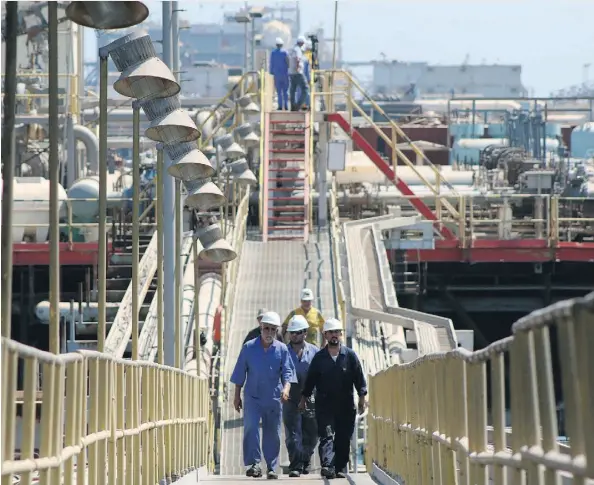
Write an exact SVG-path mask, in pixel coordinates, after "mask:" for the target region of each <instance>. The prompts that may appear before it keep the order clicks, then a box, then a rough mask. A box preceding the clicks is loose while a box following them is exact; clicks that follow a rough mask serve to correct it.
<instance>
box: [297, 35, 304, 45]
mask: <svg viewBox="0 0 594 485" xmlns="http://www.w3.org/2000/svg"><path fill="white" fill-rule="evenodd" d="M297 43H298V44H305V37H303V36H302V35H300V36H299V37H297Z"/></svg>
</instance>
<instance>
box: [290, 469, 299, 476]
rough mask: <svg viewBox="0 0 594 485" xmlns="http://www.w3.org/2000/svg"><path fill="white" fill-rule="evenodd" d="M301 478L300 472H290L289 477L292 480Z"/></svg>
mask: <svg viewBox="0 0 594 485" xmlns="http://www.w3.org/2000/svg"><path fill="white" fill-rule="evenodd" d="M300 476H301V472H300V471H299V470H290V471H289V477H290V478H299V477H300Z"/></svg>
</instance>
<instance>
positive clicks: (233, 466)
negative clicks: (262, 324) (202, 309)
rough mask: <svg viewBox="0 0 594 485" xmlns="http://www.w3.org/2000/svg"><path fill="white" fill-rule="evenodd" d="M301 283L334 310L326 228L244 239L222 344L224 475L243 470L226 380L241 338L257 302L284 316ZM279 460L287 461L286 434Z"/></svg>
mask: <svg viewBox="0 0 594 485" xmlns="http://www.w3.org/2000/svg"><path fill="white" fill-rule="evenodd" d="M304 287H307V288H311V289H312V290H313V292H314V295H315V297H316V300H315V302H314V305H315V306H316V307H318V308H319V309H320V310H321V311H322V313H323V315H324V316H327V315H334V300H333V291H332V268H331V264H330V245H329V243H328V236H327V235H326V234H320V235H319V236H318V235H315V234H312V235H311V236H310V242H309V243H308V244H304V243H303V242H299V241H269V242H267V243H262V242H258V241H245V243H244V245H243V249H242V255H241V262H240V267H239V271H238V289H237V295H236V297H235V304H234V307H233V314H232V316H231V323H230V326H229V330H228V335H229V340H228V341H227V342H226V346H225V347H226V350H227V355H226V357H225V365H224V380H225V384H226V386H225V390H226V392H225V396H224V400H223V403H222V421H223V422H222V447H221V464H220V468H221V474H222V475H241V474H243V473H244V470H245V467H244V466H243V460H242V439H243V427H242V416H241V415H240V414H239V413H237V412H236V411H235V410H234V409H233V386H232V385H230V384H229V378H230V376H231V373H232V371H233V367H234V365H235V362H236V360H237V356H238V355H239V351H240V350H241V346H242V343H243V340H244V338H245V336H246V334H247V333H248V332H249V331H250V330H251V329H252V328H254V326H255V324H256V320H255V318H256V314H257V311H258V309H259V308H261V307H265V308H268V309H269V310H273V311H276V312H278V313H279V314H280V315H281V318H283V319H284V317H285V316H286V315H287V314H288V312H289V311H291V310H292V309H293V308H295V307H296V306H297V305H298V304H299V294H300V291H301V289H302V288H304ZM281 465H288V457H287V454H286V448H285V446H284V436H283V442H282V445H281ZM318 479H319V475H318Z"/></svg>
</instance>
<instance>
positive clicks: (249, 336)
mask: <svg viewBox="0 0 594 485" xmlns="http://www.w3.org/2000/svg"><path fill="white" fill-rule="evenodd" d="M267 311H268V310H267V309H266V308H260V309H259V310H258V315H257V316H256V320H257V321H258V326H257V327H256V328H253V329H252V330H250V331H249V332H248V334H247V336H246V337H245V340H244V341H243V343H244V345H245V344H247V343H248V342H249V341H250V340H254V339H255V338H258V337H259V336H260V333H261V331H262V330H261V328H260V321H261V320H262V315H264V314H265V313H266V312H267ZM276 339H277V340H280V341H281V342H282V341H283V336H282V334H281V332H280V330H279V331H278V332H277V334H276Z"/></svg>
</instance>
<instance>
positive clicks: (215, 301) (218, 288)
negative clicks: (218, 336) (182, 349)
mask: <svg viewBox="0 0 594 485" xmlns="http://www.w3.org/2000/svg"><path fill="white" fill-rule="evenodd" d="M184 280H185V277H184ZM221 296H222V283H221V277H220V276H219V275H218V274H216V273H207V274H205V275H204V276H202V277H201V278H200V289H199V293H198V302H199V303H198V305H199V309H198V312H197V313H198V325H192V331H191V332H190V333H189V335H188V339H187V340H186V342H190V345H193V342H194V332H195V331H196V329H198V331H200V330H202V331H203V332H204V335H205V336H206V344H205V345H204V346H202V347H201V349H200V350H201V352H200V355H199V356H197V357H198V358H199V359H200V375H199V377H205V378H208V377H209V376H210V374H211V366H212V357H213V349H214V341H213V330H214V322H215V314H216V312H217V308H218V306H219V305H220V304H221ZM185 299H186V296H185V291H184V302H185ZM193 310H194V309H193ZM193 315H195V312H193ZM185 363H186V365H185V370H186V372H189V373H191V374H197V372H198V365H197V360H196V358H194V353H193V352H186V360H185Z"/></svg>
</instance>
